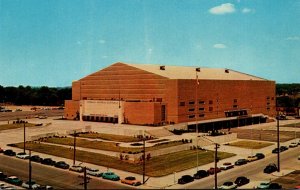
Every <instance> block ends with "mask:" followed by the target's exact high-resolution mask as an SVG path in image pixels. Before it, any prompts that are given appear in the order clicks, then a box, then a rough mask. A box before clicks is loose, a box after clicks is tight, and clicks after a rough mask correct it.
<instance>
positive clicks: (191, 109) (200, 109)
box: [189, 107, 214, 111]
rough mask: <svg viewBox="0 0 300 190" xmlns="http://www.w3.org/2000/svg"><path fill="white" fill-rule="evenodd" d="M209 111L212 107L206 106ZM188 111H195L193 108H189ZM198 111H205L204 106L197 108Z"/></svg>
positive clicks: (212, 109)
mask: <svg viewBox="0 0 300 190" xmlns="http://www.w3.org/2000/svg"><path fill="white" fill-rule="evenodd" d="M208 110H209V111H214V108H213V107H209V108H208ZM189 111H195V108H189ZM199 111H205V108H203V107H201V108H199Z"/></svg>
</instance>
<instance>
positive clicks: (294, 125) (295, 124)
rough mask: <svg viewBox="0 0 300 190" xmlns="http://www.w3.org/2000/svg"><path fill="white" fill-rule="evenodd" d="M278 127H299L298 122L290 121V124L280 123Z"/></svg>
mask: <svg viewBox="0 0 300 190" xmlns="http://www.w3.org/2000/svg"><path fill="white" fill-rule="evenodd" d="M280 127H300V122H298V123H292V124H286V125H281V126H280Z"/></svg>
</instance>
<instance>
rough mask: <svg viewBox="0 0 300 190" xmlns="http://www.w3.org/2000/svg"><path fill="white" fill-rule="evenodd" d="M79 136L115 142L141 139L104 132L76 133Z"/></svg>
mask: <svg viewBox="0 0 300 190" xmlns="http://www.w3.org/2000/svg"><path fill="white" fill-rule="evenodd" d="M78 136H79V137H84V138H91V139H103V140H108V141H117V142H138V141H141V140H140V139H139V138H136V137H133V136H124V135H113V134H105V133H86V134H78Z"/></svg>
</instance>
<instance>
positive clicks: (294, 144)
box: [289, 142, 298, 148]
mask: <svg viewBox="0 0 300 190" xmlns="http://www.w3.org/2000/svg"><path fill="white" fill-rule="evenodd" d="M297 146H298V143H296V142H292V143H291V144H290V145H289V148H295V147H297Z"/></svg>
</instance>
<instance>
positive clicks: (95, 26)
mask: <svg viewBox="0 0 300 190" xmlns="http://www.w3.org/2000/svg"><path fill="white" fill-rule="evenodd" d="M299 18H300V0H276V1H274V0H251V1H250V0H226V1H221V0H42V1H41V0H0V72H1V73H0V85H2V86H19V85H24V86H27V85H29V86H51V87H64V86H71V85H72V81H74V80H78V79H80V78H82V77H84V76H86V75H88V74H91V73H93V72H96V71H98V70H100V69H103V68H105V67H107V66H109V65H111V64H113V63H115V62H127V63H142V64H145V63H149V64H159V65H182V66H199V67H210V68H228V69H233V70H237V71H240V72H243V73H248V74H252V75H255V76H259V77H262V78H265V79H268V80H274V81H276V83H300V19H299Z"/></svg>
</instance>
